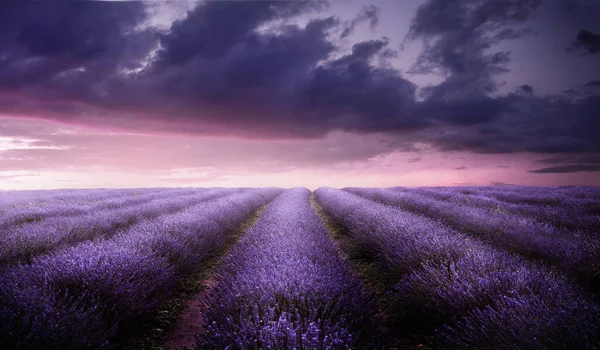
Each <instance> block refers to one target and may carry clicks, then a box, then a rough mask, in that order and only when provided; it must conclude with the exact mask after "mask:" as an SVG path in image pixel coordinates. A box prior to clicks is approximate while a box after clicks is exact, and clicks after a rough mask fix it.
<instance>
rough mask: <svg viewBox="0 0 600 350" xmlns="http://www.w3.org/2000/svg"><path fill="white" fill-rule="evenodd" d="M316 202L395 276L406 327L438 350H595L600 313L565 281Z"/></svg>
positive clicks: (421, 225) (445, 230) (479, 249)
mask: <svg viewBox="0 0 600 350" xmlns="http://www.w3.org/2000/svg"><path fill="white" fill-rule="evenodd" d="M315 195H316V198H317V200H318V201H319V203H320V204H321V205H322V206H323V208H324V210H325V211H326V212H327V213H329V215H331V217H332V218H333V219H334V220H335V221H336V222H337V223H338V224H340V225H343V226H344V227H345V228H346V229H347V234H348V235H350V236H351V237H352V238H354V239H355V240H356V242H358V244H360V245H363V246H366V247H367V248H368V249H370V250H372V251H376V252H377V255H376V260H375V261H376V263H377V265H378V266H379V268H380V269H381V270H385V271H388V273H391V274H392V276H395V281H394V282H392V284H391V285H390V288H393V289H394V290H395V293H396V296H397V298H398V300H399V303H398V307H399V308H401V309H403V310H404V312H407V311H408V312H411V313H410V314H409V316H410V317H409V318H407V321H408V320H411V321H413V322H415V321H419V322H421V324H424V325H425V326H428V327H430V328H436V329H437V330H436V332H435V335H436V339H437V343H436V344H437V345H441V346H444V347H447V346H451V347H479V346H490V344H491V345H492V346H494V347H498V348H540V349H541V348H565V349H567V348H581V349H584V348H590V349H591V348H596V347H598V346H600V343H599V342H600V338H599V329H600V324H599V321H598V320H599V319H600V308H599V307H598V306H597V305H596V304H594V303H593V302H592V301H591V300H590V297H589V296H588V295H587V294H586V293H585V292H583V290H581V289H580V288H579V287H578V286H576V285H573V284H571V283H569V282H568V281H567V280H566V279H565V278H564V277H562V275H560V274H558V273H556V272H553V271H550V270H548V269H546V268H545V267H543V266H541V265H539V264H535V263H532V262H529V261H527V260H525V259H523V258H520V257H518V256H513V255H510V254H508V253H507V252H505V251H501V250H497V249H495V248H493V247H491V246H488V245H486V244H484V243H482V242H480V241H478V240H474V239H470V238H469V236H467V235H465V234H462V233H460V232H457V231H455V230H453V229H451V228H449V227H447V226H444V225H443V224H441V223H439V222H436V221H434V220H431V219H428V218H425V217H423V216H419V215H416V214H412V213H409V212H406V211H402V210H398V209H397V208H394V207H390V206H386V205H383V204H379V203H375V202H373V201H369V200H367V199H364V198H361V197H359V196H357V195H354V194H352V193H349V192H345V191H339V190H334V189H331V188H320V189H318V190H317V191H316V192H315ZM513 315H519V317H515V318H514V319H509V318H508V317H511V316H513ZM490 338H491V340H489V339H490Z"/></svg>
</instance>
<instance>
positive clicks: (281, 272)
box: [199, 188, 377, 349]
mask: <svg viewBox="0 0 600 350" xmlns="http://www.w3.org/2000/svg"><path fill="white" fill-rule="evenodd" d="M309 195H310V191H309V190H307V189H305V188H296V189H292V190H288V191H286V192H284V193H283V194H282V195H280V196H279V197H278V198H276V199H275V200H274V201H273V202H272V203H271V204H269V205H268V206H267V208H266V209H265V210H264V212H263V214H262V215H261V217H260V218H259V219H258V221H257V222H256V224H255V225H254V226H253V227H252V228H250V229H249V230H248V231H247V232H246V233H245V234H244V235H243V237H242V238H241V239H240V241H239V242H238V244H237V245H236V246H235V247H234V248H233V249H232V251H231V254H230V255H229V256H227V257H226V258H225V259H224V261H223V263H222V265H220V266H219V267H218V268H217V272H216V278H215V281H216V283H217V284H216V286H215V287H214V288H213V290H212V293H211V297H212V299H211V304H210V305H211V306H212V307H211V308H210V309H209V311H208V312H207V314H206V320H207V332H206V333H205V334H204V335H203V336H202V337H201V339H200V344H199V345H200V346H201V347H202V348H215V347H216V348H224V347H226V346H233V347H236V348H299V349H300V348H302V349H305V348H311V349H312V348H352V347H374V346H376V345H377V344H375V343H371V341H373V340H374V339H371V336H372V333H371V331H373V328H372V327H374V321H373V320H374V318H375V317H376V314H377V309H376V308H375V307H374V305H373V303H372V302H371V301H370V299H371V298H370V297H369V295H368V294H367V292H366V291H365V290H364V289H363V285H362V283H361V281H360V280H358V279H357V278H356V277H355V276H353V275H352V273H351V271H350V268H349V266H348V264H347V262H346V261H344V260H342V259H341V258H340V257H339V256H338V254H337V251H336V247H335V245H334V244H333V242H332V241H331V239H330V238H329V235H328V232H327V229H326V228H325V227H324V225H323V223H322V222H321V220H320V219H319V217H318V216H317V215H316V214H315V212H314V211H313V210H312V208H311V207H310V204H309V202H308V198H309Z"/></svg>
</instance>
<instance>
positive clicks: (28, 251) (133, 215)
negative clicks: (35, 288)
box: [0, 189, 234, 266]
mask: <svg viewBox="0 0 600 350" xmlns="http://www.w3.org/2000/svg"><path fill="white" fill-rule="evenodd" d="M232 191H234V190H232V189H209V190H200V191H192V192H188V193H185V192H184V193H182V195H179V196H172V197H166V198H161V197H158V198H155V199H153V200H150V201H148V202H146V203H141V204H136V205H125V204H123V205H122V206H120V207H116V208H110V209H104V210H98V211H94V212H90V213H88V214H86V215H79V216H58V217H51V218H47V219H45V220H43V221H40V222H32V223H26V224H22V225H18V226H14V227H9V228H7V229H5V230H3V234H2V239H3V241H4V244H3V245H2V246H0V266H2V265H4V264H15V263H19V262H22V263H26V262H28V261H29V260H30V259H31V258H32V257H34V256H37V255H39V254H43V253H46V252H49V251H52V250H53V249H56V248H58V247H63V246H69V245H73V244H76V243H79V242H82V241H85V240H89V239H94V238H106V237H110V236H112V235H113V234H115V233H116V232H118V231H119V230H123V229H126V228H127V227H129V226H130V225H132V224H134V223H136V222H138V221H140V220H142V219H151V218H155V217H158V216H159V215H164V214H169V213H173V212H176V211H178V210H181V209H184V208H186V207H189V206H191V205H194V204H196V203H198V202H203V201H207V200H210V199H213V198H215V197H219V196H222V195H226V194H228V193H233V192H232Z"/></svg>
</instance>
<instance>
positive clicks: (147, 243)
mask: <svg viewBox="0 0 600 350" xmlns="http://www.w3.org/2000/svg"><path fill="white" fill-rule="evenodd" d="M280 192H281V190H279V189H257V190H234V193H232V194H230V195H228V196H223V197H221V198H219V199H216V200H214V201H212V202H211V203H201V204H198V205H195V206H193V207H190V208H188V209H186V210H184V211H182V212H178V213H174V214H171V215H163V216H160V217H158V218H156V219H155V220H154V222H152V223H150V222H148V221H142V222H140V223H139V224H137V225H134V226H132V227H131V228H130V229H129V230H127V231H123V232H120V233H119V234H118V235H116V236H115V237H113V239H110V240H103V241H96V242H85V243H82V244H79V245H76V246H73V247H70V248H65V249H61V250H58V251H55V252H53V253H51V254H49V255H46V256H42V257H39V258H36V259H34V260H33V262H32V263H31V264H29V265H18V266H14V267H11V268H8V269H6V270H4V271H2V272H0V347H2V348H18V349H21V348H44V349H81V348H98V347H106V346H112V345H115V343H114V342H111V341H112V340H113V339H114V338H115V337H116V336H118V335H119V334H120V332H121V333H122V332H123V330H126V329H127V328H128V327H131V325H132V324H135V322H136V321H137V320H139V319H140V318H142V317H144V315H145V314H147V313H148V312H149V311H151V310H152V309H153V308H154V307H155V306H156V302H157V301H158V300H159V299H158V297H159V296H160V297H161V298H163V297H165V296H168V295H169V290H170V287H171V286H172V285H173V284H174V282H175V279H176V278H178V276H181V275H183V274H185V273H187V272H188V271H190V270H193V269H195V270H198V269H202V264H203V262H204V261H205V259H206V258H207V257H210V256H212V254H214V252H216V251H218V250H219V249H221V247H220V245H222V244H223V243H224V242H225V241H226V237H225V234H226V233H227V232H226V229H228V228H229V227H231V226H234V225H239V224H240V223H241V222H242V221H243V220H244V219H245V217H247V216H248V215H249V214H251V213H252V212H253V211H255V210H256V209H257V208H258V207H259V206H261V205H263V204H265V203H266V201H267V200H270V199H272V198H274V197H275V196H276V195H278V194H279V193H280ZM224 222H227V224H226V225H223V224H222V223H224Z"/></svg>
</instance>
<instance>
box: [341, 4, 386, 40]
mask: <svg viewBox="0 0 600 350" xmlns="http://www.w3.org/2000/svg"><path fill="white" fill-rule="evenodd" d="M379 13H380V10H379V8H378V7H377V6H374V5H368V6H363V8H362V9H361V10H360V12H359V13H358V14H357V15H356V17H354V18H353V19H352V20H351V21H350V22H349V23H348V24H347V25H346V27H345V28H344V30H343V31H342V34H341V35H340V37H341V38H345V37H347V36H349V35H350V34H352V33H354V29H355V28H356V26H357V25H359V24H361V23H363V22H369V27H371V29H373V28H375V27H376V26H377V24H379Z"/></svg>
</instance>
